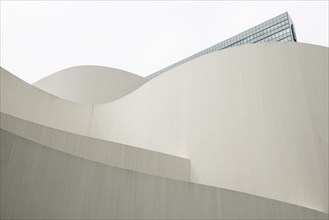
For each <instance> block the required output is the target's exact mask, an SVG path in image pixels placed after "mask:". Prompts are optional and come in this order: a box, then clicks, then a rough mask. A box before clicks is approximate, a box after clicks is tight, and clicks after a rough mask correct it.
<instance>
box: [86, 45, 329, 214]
mask: <svg viewBox="0 0 329 220" xmlns="http://www.w3.org/2000/svg"><path fill="white" fill-rule="evenodd" d="M327 122H328V48H324V47H318V46H313V45H307V44H299V43H265V44H254V45H247V46H241V47H236V48H232V49H228V50H223V51H219V52H216V53H211V54H208V55H205V56H202V57H200V58H198V59H195V60H193V61H191V62H188V63H186V64H184V65H181V66H179V67H177V68H174V69H172V70H170V71H168V72H166V73H164V74H162V75H160V76H159V77H157V78H155V79H153V80H151V81H150V82H149V83H147V84H145V85H144V86H143V87H141V88H140V89H138V90H136V91H135V92H133V93H131V94H129V95H128V96H126V97H125V98H122V99H120V100H117V101H114V102H111V103H108V104H104V105H97V106H95V108H94V111H93V118H92V127H91V135H93V136H95V137H99V138H108V139H111V140H113V141H117V142H124V143H127V144H134V145H135V146H140V147H145V148H147V149H152V150H156V151H160V152H164V153H168V154H175V155H177V156H182V157H187V158H189V159H190V161H191V181H192V182H196V183H202V184H206V185H212V186H217V187H223V188H228V189H233V190H237V191H242V192H248V193H252V194H255V195H260V196H264V197H268V198H273V199H277V200H280V201H285V202H290V203H293V204H298V205H302V206H306V207H310V208H314V209H317V210H321V211H325V212H328V124H327Z"/></svg>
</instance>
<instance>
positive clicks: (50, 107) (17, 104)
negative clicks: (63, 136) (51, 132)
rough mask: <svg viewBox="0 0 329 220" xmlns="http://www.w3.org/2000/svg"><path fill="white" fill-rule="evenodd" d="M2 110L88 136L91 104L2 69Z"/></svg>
mask: <svg viewBox="0 0 329 220" xmlns="http://www.w3.org/2000/svg"><path fill="white" fill-rule="evenodd" d="M0 83H1V87H0V89H1V93H0V97H1V99H0V101H1V105H0V108H1V112H2V113H6V114H9V115H13V116H15V117H18V118H21V119H24V120H27V121H31V122H34V123H37V124H42V125H46V126H49V127H52V128H57V129H59V130H62V131H67V132H73V133H76V134H80V135H89V133H90V129H89V127H90V123H91V121H90V119H91V114H92V111H93V106H92V105H87V104H86V105H82V104H78V103H73V102H70V101H67V100H63V99H62V98H59V97H56V96H54V95H51V94H49V93H46V92H44V91H43V90H41V89H38V88H36V87H34V86H32V85H30V84H28V83H26V82H24V81H23V80H21V79H19V78H17V77H16V76H14V75H12V74H11V73H9V72H8V71H7V70H5V69H4V68H1V81H0Z"/></svg>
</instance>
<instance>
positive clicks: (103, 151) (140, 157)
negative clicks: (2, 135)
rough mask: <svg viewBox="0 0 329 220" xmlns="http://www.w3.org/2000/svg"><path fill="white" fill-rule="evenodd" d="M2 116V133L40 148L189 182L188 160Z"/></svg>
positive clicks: (1, 114) (2, 114)
mask: <svg viewBox="0 0 329 220" xmlns="http://www.w3.org/2000/svg"><path fill="white" fill-rule="evenodd" d="M0 116H1V128H2V129H4V130H6V131H9V132H11V133H13V134H15V135H18V136H20V137H23V138H26V139H28V140H31V141H33V142H35V143H37V144H41V145H44V146H47V147H50V148H53V149H56V150H60V151H63V152H65V153H69V154H72V155H74V156H78V157H82V158H85V159H88V160H92V161H96V162H99V163H103V164H107V165H111V166H115V167H119V168H123V169H128V170H133V171H137V172H141V173H146V174H150V175H155V176H161V177H167V178H172V179H177V180H183V181H189V180H190V162H189V160H188V159H184V158H180V157H175V156H172V155H167V154H163V153H158V152H155V151H150V150H145V149H141V148H136V147H131V146H127V145H123V144H119V143H115V142H110V141H104V140H98V139H94V138H90V137H86V136H81V135H76V134H73V133H69V132H64V131H60V130H56V129H53V128H49V127H46V126H42V125H39V124H35V123H32V122H29V121H25V120H22V119H19V118H16V117H13V116H10V115H7V114H4V113H0Z"/></svg>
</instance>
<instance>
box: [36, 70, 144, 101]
mask: <svg viewBox="0 0 329 220" xmlns="http://www.w3.org/2000/svg"><path fill="white" fill-rule="evenodd" d="M145 82H147V79H145V78H143V77H141V76H138V75H135V74H132V73H129V72H126V71H123V70H119V69H114V68H110V67H102V66H76V67H71V68H68V69H64V70H61V71H59V72H56V73H54V74H52V75H50V76H47V77H45V78H43V79H41V80H39V81H37V82H36V83H34V84H33V85H34V86H36V87H38V88H40V89H42V90H44V91H46V92H48V93H50V94H53V95H55V96H58V97H61V98H64V99H67V100H70V101H73V102H77V103H85V104H97V103H105V102H110V101H113V100H115V99H118V98H121V97H123V96H125V95H127V94H128V93H130V92H132V91H134V90H135V89H137V88H138V87H140V86H142V85H143V84H144V83H145Z"/></svg>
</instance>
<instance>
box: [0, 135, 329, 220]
mask: <svg viewBox="0 0 329 220" xmlns="http://www.w3.org/2000/svg"><path fill="white" fill-rule="evenodd" d="M0 146H1V182H0V183H1V185H0V187H1V188H0V190H1V212H0V213H1V214H0V216H1V218H2V219H19V218H24V219H110V218H113V219H130V218H133V219H156V218H161V219H230V218H232V219H241V218H242V219H327V218H328V214H325V213H321V212H318V211H315V210H312V209H308V208H303V207H300V206H295V205H291V204H287V203H283V202H279V201H275V200H271V199H266V198H262V197H259V196H253V195H249V194H245V193H240V192H235V191H231V190H225V189H220V188H215V187H209V186H204V185H199V184H192V183H188V182H184V181H177V180H172V179H168V178H162V177H156V176H151V175H146V174H141V173H138V172H133V171H129V170H125V169H120V168H115V167H111V166H107V165H104V164H101V163H97V162H94V161H90V160H86V159H82V158H79V157H76V156H73V155H71V154H67V153H64V152H61V151H57V150H54V149H51V148H48V147H45V146H43V145H40V144H36V143H34V142H32V141H29V140H27V139H25V138H21V137H19V136H17V135H14V134H12V133H10V132H7V131H4V130H2V129H1V145H0Z"/></svg>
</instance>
